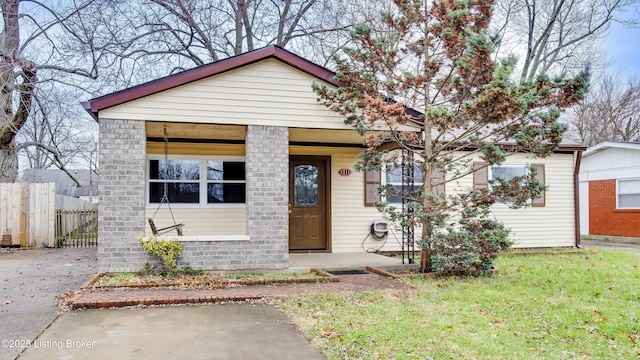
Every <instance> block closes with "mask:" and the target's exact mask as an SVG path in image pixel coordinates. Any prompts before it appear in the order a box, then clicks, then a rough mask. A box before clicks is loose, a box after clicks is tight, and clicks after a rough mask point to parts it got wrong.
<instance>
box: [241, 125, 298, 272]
mask: <svg viewBox="0 0 640 360" xmlns="http://www.w3.org/2000/svg"><path fill="white" fill-rule="evenodd" d="M245 144H246V160H245V162H246V180H247V199H246V201H247V234H248V235H249V237H250V238H251V246H250V247H251V248H250V249H248V250H247V251H248V252H249V253H250V258H249V259H246V260H244V261H247V263H248V264H249V263H250V264H249V265H250V267H252V268H264V269H281V268H287V267H289V211H288V210H289V208H288V203H289V129H288V128H287V127H281V126H259V125H249V126H248V127H247V135H246V142H245Z"/></svg>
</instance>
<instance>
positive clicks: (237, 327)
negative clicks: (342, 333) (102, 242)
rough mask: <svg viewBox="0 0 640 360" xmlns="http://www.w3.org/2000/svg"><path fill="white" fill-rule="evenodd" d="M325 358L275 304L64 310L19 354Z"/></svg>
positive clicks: (30, 359)
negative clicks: (289, 322)
mask: <svg viewBox="0 0 640 360" xmlns="http://www.w3.org/2000/svg"><path fill="white" fill-rule="evenodd" d="M324 358H325V357H324V356H323V355H322V354H321V353H320V352H318V351H317V350H316V349H315V348H314V347H313V346H312V345H311V344H310V342H309V341H307V340H306V339H305V338H304V337H303V336H302V335H301V334H299V333H297V332H296V330H295V328H294V327H293V325H291V324H288V323H287V322H286V316H285V315H284V314H283V313H282V312H281V311H279V310H278V309H277V308H276V307H274V306H271V305H262V304H233V305H209V306H181V307H165V308H149V309H131V308H129V309H117V310H89V311H79V312H78V311H76V312H67V313H63V314H62V315H61V316H60V317H59V318H58V319H57V320H56V321H55V322H54V323H53V324H52V325H51V327H50V328H48V329H47V330H46V331H45V332H44V333H43V334H42V336H40V337H39V338H38V339H37V340H36V341H35V342H34V343H33V344H31V347H30V348H28V349H26V350H25V352H24V353H23V354H22V355H21V356H20V358H19V359H20V360H23V359H24V360H38V359H47V360H48V359H65V360H74V359H92V360H102V359H105V360H106V359H195V360H197V359H216V360H226V359H234V360H235V359H269V360H271V359H282V360H287V359H292V360H293V359H295V360H300V359H305V360H316V359H317V360H319V359H324Z"/></svg>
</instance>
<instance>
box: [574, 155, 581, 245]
mask: <svg viewBox="0 0 640 360" xmlns="http://www.w3.org/2000/svg"><path fill="white" fill-rule="evenodd" d="M576 155H577V157H576V164H575V166H574V169H573V200H574V214H575V215H574V216H575V220H574V221H575V233H576V239H575V241H576V247H577V248H578V249H582V243H581V242H580V180H579V174H580V164H581V163H582V151H581V150H578V151H576Z"/></svg>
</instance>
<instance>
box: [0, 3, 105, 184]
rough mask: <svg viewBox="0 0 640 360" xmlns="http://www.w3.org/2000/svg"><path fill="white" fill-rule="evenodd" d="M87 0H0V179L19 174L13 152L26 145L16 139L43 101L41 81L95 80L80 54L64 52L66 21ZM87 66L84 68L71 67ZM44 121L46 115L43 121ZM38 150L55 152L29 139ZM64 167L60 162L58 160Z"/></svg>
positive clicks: (93, 72) (68, 82) (48, 146)
mask: <svg viewBox="0 0 640 360" xmlns="http://www.w3.org/2000/svg"><path fill="white" fill-rule="evenodd" d="M91 1H92V0H86V1H83V2H77V3H76V2H73V3H71V2H70V3H71V4H69V5H73V6H67V5H66V3H65V4H62V3H59V2H57V1H27V0H2V1H0V7H1V10H2V20H3V22H2V32H1V34H0V106H1V107H2V110H3V111H2V112H0V182H13V181H15V180H16V178H17V175H18V157H17V152H18V150H19V149H20V148H21V147H24V146H26V144H22V145H20V144H18V143H17V142H16V139H17V138H16V137H17V135H18V133H19V132H20V131H21V130H22V129H23V128H24V126H25V124H27V122H28V120H29V119H30V117H31V116H32V114H33V111H34V109H38V108H39V109H40V110H42V109H43V106H42V104H43V103H44V102H46V101H47V100H46V99H44V98H39V97H38V89H39V88H40V86H41V85H42V84H52V83H53V82H57V83H60V84H67V85H68V84H71V83H72V82H73V79H74V78H76V77H78V76H79V77H83V78H95V77H96V76H97V73H96V72H95V67H93V66H92V65H91V64H92V62H91V61H87V59H86V58H84V54H72V53H66V52H64V51H63V50H64V46H63V45H64V44H65V43H67V42H70V41H72V40H73V37H72V36H71V37H67V36H64V35H68V30H69V29H68V28H67V27H66V24H65V23H66V21H67V20H69V18H70V17H72V16H74V15H75V14H77V13H78V12H79V11H81V10H82V9H84V8H85V7H87V6H88V5H89V4H90V3H91ZM78 64H83V65H84V64H89V66H88V67H84V66H76V65H78ZM45 121H46V119H45ZM31 141H32V143H31V144H29V145H34V146H37V147H39V148H40V149H43V150H46V151H49V152H51V154H53V158H54V159H55V158H56V157H57V156H58V155H59V153H58V152H57V150H56V149H55V148H52V147H51V145H52V144H51V143H49V144H47V143H42V142H39V141H38V140H37V139H31ZM56 161H57V162H58V165H59V166H61V167H62V168H64V164H63V163H62V162H61V161H58V160H56Z"/></svg>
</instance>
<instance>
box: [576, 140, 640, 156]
mask: <svg viewBox="0 0 640 360" xmlns="http://www.w3.org/2000/svg"><path fill="white" fill-rule="evenodd" d="M607 149H630V150H640V143H637V142H615V141H603V142H601V143H598V144H596V145H593V146H591V147H589V148H588V149H587V151H585V153H584V155H583V156H589V155H592V154H595V153H597V152H600V151H603V150H607Z"/></svg>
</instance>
